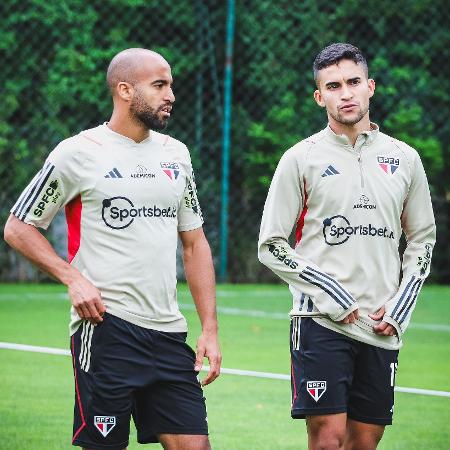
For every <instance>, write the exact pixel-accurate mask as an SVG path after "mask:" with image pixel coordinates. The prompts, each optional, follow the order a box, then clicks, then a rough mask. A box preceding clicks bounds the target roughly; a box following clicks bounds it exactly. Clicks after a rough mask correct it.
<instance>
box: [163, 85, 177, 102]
mask: <svg viewBox="0 0 450 450" xmlns="http://www.w3.org/2000/svg"><path fill="white" fill-rule="evenodd" d="M164 100H167V101H169V102H170V103H174V102H175V95H174V93H173V90H172V88H170V87H169V88H168V89H167V90H166V95H165V98H164Z"/></svg>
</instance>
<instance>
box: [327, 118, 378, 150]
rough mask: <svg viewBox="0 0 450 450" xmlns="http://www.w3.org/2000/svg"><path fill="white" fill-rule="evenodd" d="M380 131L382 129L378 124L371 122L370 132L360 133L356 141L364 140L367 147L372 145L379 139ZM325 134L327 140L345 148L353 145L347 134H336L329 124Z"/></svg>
mask: <svg viewBox="0 0 450 450" xmlns="http://www.w3.org/2000/svg"><path fill="white" fill-rule="evenodd" d="M379 131H380V127H379V126H378V125H377V124H376V123H374V122H370V130H367V131H363V132H362V133H360V134H359V135H358V138H357V139H356V142H358V140H361V139H362V140H363V142H364V143H365V144H366V145H370V144H371V143H372V142H373V141H374V140H375V139H376V138H377V136H378V132H379ZM325 133H326V136H327V138H328V139H330V140H331V141H333V143H335V144H338V145H345V146H348V145H351V144H350V141H349V140H348V137H347V136H346V135H345V134H336V133H335V132H334V131H333V130H332V129H331V127H330V125H329V124H328V125H327V127H326V128H325Z"/></svg>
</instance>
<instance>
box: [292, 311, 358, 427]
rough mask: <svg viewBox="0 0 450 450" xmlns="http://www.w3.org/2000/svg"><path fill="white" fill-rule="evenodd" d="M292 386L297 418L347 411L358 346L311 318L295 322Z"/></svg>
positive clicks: (295, 319) (293, 322)
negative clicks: (356, 347)
mask: <svg viewBox="0 0 450 450" xmlns="http://www.w3.org/2000/svg"><path fill="white" fill-rule="evenodd" d="M290 347H291V364H292V370H291V387H292V410H291V415H292V417H293V418H295V419H302V418H305V416H310V415H324V414H338V413H345V412H346V411H347V399H348V395H349V390H350V387H351V383H352V377H353V359H354V356H355V343H354V341H353V340H352V339H350V338H348V337H346V336H343V335H341V334H339V333H336V332H335V331H332V330H329V329H327V328H325V327H322V326H321V325H319V324H317V323H316V322H314V320H313V319H311V318H305V317H302V318H299V317H295V318H293V320H292V322H291V343H290Z"/></svg>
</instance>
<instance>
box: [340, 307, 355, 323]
mask: <svg viewBox="0 0 450 450" xmlns="http://www.w3.org/2000/svg"><path fill="white" fill-rule="evenodd" d="M356 319H359V310H358V309H355V310H354V311H352V312H351V313H350V314H349V315H348V316H346V317H344V318H343V319H342V320H340V321H339V323H353V322H355V320H356Z"/></svg>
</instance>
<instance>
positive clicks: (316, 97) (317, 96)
mask: <svg viewBox="0 0 450 450" xmlns="http://www.w3.org/2000/svg"><path fill="white" fill-rule="evenodd" d="M314 100H315V101H316V103H317V104H318V105H319V106H321V107H322V108H325V102H324V101H323V98H322V94H321V93H320V90H319V89H316V90H315V91H314Z"/></svg>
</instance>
